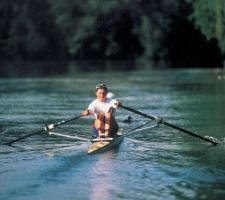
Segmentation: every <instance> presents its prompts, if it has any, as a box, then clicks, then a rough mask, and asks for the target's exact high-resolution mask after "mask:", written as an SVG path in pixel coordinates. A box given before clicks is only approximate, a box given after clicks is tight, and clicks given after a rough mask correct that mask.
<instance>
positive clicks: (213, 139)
mask: <svg viewBox="0 0 225 200" xmlns="http://www.w3.org/2000/svg"><path fill="white" fill-rule="evenodd" d="M204 138H207V139H209V140H212V141H213V142H216V143H218V144H221V143H223V142H225V140H223V141H220V140H219V139H217V138H215V137H212V136H208V135H206V136H204Z"/></svg>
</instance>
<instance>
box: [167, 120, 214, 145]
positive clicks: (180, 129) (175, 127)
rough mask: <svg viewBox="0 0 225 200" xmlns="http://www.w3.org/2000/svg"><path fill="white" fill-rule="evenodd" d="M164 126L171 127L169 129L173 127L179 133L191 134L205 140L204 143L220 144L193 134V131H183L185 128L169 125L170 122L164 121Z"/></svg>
mask: <svg viewBox="0 0 225 200" xmlns="http://www.w3.org/2000/svg"><path fill="white" fill-rule="evenodd" d="M163 124H164V125H166V126H169V127H171V128H174V129H177V130H179V131H182V132H184V133H187V134H189V135H192V136H194V137H197V138H199V139H202V140H204V141H206V142H210V143H212V144H214V145H216V144H218V143H217V142H214V141H212V140H210V139H208V138H204V137H202V136H201V135H198V134H196V133H193V132H191V131H189V130H186V129H183V128H181V127H178V126H176V125H173V124H171V123H168V122H165V121H163Z"/></svg>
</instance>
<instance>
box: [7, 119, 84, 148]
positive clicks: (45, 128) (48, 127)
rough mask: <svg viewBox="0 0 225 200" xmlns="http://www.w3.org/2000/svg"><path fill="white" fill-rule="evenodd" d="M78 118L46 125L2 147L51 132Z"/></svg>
mask: <svg viewBox="0 0 225 200" xmlns="http://www.w3.org/2000/svg"><path fill="white" fill-rule="evenodd" d="M80 117H82V115H80V116H74V117H71V118H69V119H66V120H63V121H61V122H58V123H55V124H50V125H48V126H45V127H44V128H43V129H41V130H39V131H36V132H34V133H30V134H28V135H24V136H22V137H19V138H17V139H15V140H12V141H9V142H6V143H3V145H11V144H13V143H15V142H18V141H20V140H23V139H25V138H28V137H31V136H33V135H37V134H40V133H42V132H44V131H49V130H51V129H53V128H56V127H58V126H60V125H62V124H65V123H68V122H70V121H72V120H76V119H79V118H80Z"/></svg>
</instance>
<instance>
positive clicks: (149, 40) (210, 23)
mask: <svg viewBox="0 0 225 200" xmlns="http://www.w3.org/2000/svg"><path fill="white" fill-rule="evenodd" d="M0 18H1V20H0V44H1V45H0V60H1V63H2V62H5V61H24V60H25V61H71V60H75V61H81V60H85V61H88V60H102V61H112V60H113V61H129V62H132V61H135V62H154V63H158V64H160V63H163V64H165V63H166V65H164V66H170V67H222V66H223V60H224V53H225V1H224V0H85V1H84V0H66V1H64V0H23V1H21V0H7V1H6V0H0ZM159 66H160V65H159Z"/></svg>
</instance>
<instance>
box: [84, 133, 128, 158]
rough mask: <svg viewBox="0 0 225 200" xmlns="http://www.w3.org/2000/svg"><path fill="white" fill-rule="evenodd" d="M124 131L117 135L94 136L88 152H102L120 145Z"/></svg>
mask: <svg viewBox="0 0 225 200" xmlns="http://www.w3.org/2000/svg"><path fill="white" fill-rule="evenodd" d="M123 137H124V136H123V131H122V130H120V131H119V132H118V133H117V135H116V136H115V137H108V138H94V139H92V140H91V143H92V144H91V146H90V147H89V149H88V154H94V153H101V152H105V151H108V150H110V149H112V148H114V147H116V146H118V145H119V144H120V143H121V142H122V141H123Z"/></svg>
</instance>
